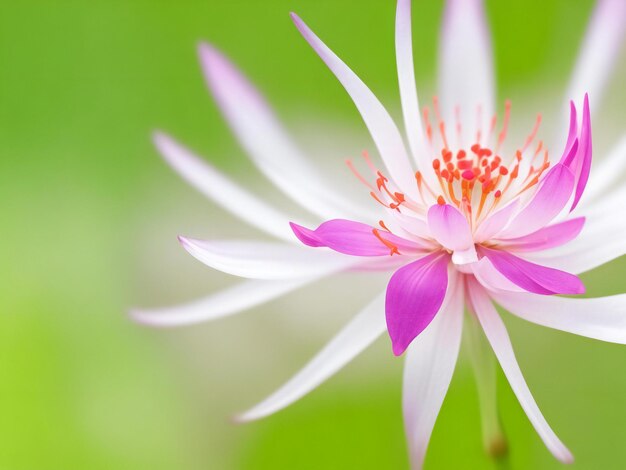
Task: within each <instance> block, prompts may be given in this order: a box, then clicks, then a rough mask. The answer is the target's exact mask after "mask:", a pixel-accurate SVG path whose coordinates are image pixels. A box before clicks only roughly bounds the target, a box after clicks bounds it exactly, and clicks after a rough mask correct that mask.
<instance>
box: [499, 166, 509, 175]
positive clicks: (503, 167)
mask: <svg viewBox="0 0 626 470" xmlns="http://www.w3.org/2000/svg"><path fill="white" fill-rule="evenodd" d="M500 174H501V175H502V176H506V175H508V174H509V169H508V168H507V167H505V166H501V167H500Z"/></svg>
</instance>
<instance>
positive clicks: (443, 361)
mask: <svg viewBox="0 0 626 470" xmlns="http://www.w3.org/2000/svg"><path fill="white" fill-rule="evenodd" d="M455 284H457V285H456V286H454V288H453V287H452V280H451V289H449V291H448V296H449V297H450V299H449V301H446V302H444V306H443V307H442V309H441V312H439V314H438V315H437V317H435V319H434V320H433V321H432V322H431V324H430V325H429V326H428V327H427V328H426V329H425V330H424V331H423V332H422V334H421V335H420V336H419V337H417V338H416V339H415V341H413V343H412V344H411V345H410V346H409V348H408V351H407V355H406V359H405V362H404V378H403V386H402V410H403V415H404V428H405V430H406V437H407V441H408V446H409V455H410V460H411V468H413V469H419V468H422V465H423V463H424V456H425V455H426V449H427V447H428V442H429V441H430V436H431V434H432V431H433V427H434V426H435V421H436V420H437V415H438V414H439V410H440V409H441V404H442V403H443V400H444V397H445V396H446V393H447V391H448V387H449V386H450V381H451V380H452V374H453V372H454V368H455V365H456V361H457V358H458V354H459V346H460V344H461V331H462V329H463V289H462V286H461V284H460V283H458V282H457V283H455Z"/></svg>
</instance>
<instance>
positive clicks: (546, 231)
mask: <svg viewBox="0 0 626 470" xmlns="http://www.w3.org/2000/svg"><path fill="white" fill-rule="evenodd" d="M584 225H585V218H584V217H576V218H575V219H570V220H566V221H565V222H561V223H558V224H554V225H548V226H547V227H544V228H542V229H539V230H537V231H536V232H533V233H531V234H530V235H525V236H523V237H519V238H511V239H509V240H503V244H506V247H507V248H510V249H512V250H515V251H541V250H547V249H548V248H554V247H556V246H561V245H564V244H565V243H567V242H569V241H571V240H573V239H574V238H576V237H577V236H578V234H579V233H580V231H581V230H582V229H583V226H584Z"/></svg>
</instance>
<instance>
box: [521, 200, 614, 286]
mask: <svg viewBox="0 0 626 470" xmlns="http://www.w3.org/2000/svg"><path fill="white" fill-rule="evenodd" d="M622 207H623V206H622ZM618 213H619V212H615V213H609V214H604V216H603V217H593V216H590V217H588V218H587V220H586V222H585V226H584V227H583V229H582V231H581V233H580V234H579V235H578V237H576V238H575V239H574V240H572V241H571V242H569V243H567V244H566V245H563V246H560V247H556V248H553V249H550V250H545V251H541V252H536V253H527V254H525V258H527V259H528V260H530V261H533V262H535V263H539V264H542V265H544V266H549V267H552V268H556V269H560V270H562V271H567V272H569V273H573V274H581V273H584V272H586V271H590V270H591V269H594V268H597V267H598V266H601V265H603V264H605V263H608V262H609V261H612V260H614V259H617V258H619V257H620V256H623V255H624V254H626V237H625V236H624V232H626V219H624V218H623V217H616V215H617V214H618Z"/></svg>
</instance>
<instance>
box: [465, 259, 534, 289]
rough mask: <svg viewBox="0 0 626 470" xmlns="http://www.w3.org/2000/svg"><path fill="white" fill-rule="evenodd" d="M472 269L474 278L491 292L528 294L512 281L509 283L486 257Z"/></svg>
mask: <svg viewBox="0 0 626 470" xmlns="http://www.w3.org/2000/svg"><path fill="white" fill-rule="evenodd" d="M470 269H471V270H472V273H473V274H474V277H475V278H476V279H477V280H478V282H480V284H481V285H482V286H484V287H485V288H487V289H489V290H505V291H512V292H527V291H526V290H525V289H523V288H522V287H520V286H518V285H517V284H515V283H514V282H512V281H509V279H508V278H507V277H505V276H504V274H502V273H501V272H500V271H498V270H497V269H496V268H495V266H494V265H493V263H492V262H491V261H489V258H487V257H486V256H485V257H483V258H482V259H481V260H480V261H479V262H478V263H473V264H471V265H470Z"/></svg>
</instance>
